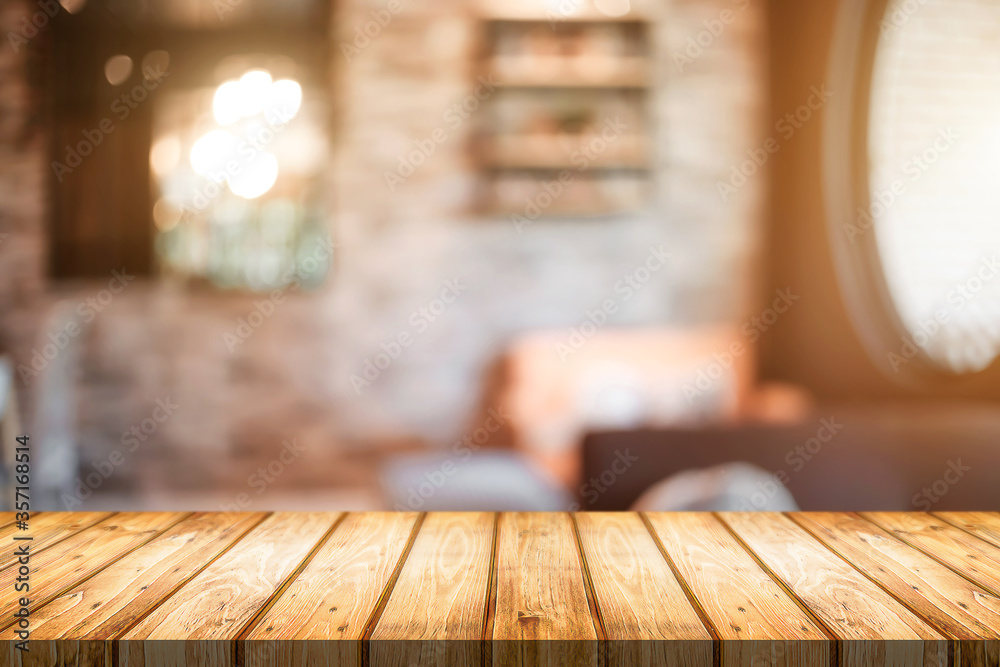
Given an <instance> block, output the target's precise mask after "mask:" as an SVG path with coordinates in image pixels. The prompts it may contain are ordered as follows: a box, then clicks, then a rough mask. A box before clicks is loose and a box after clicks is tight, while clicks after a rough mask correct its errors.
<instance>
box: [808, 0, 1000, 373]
mask: <svg viewBox="0 0 1000 667" xmlns="http://www.w3.org/2000/svg"><path fill="white" fill-rule="evenodd" d="M860 21H863V22H864V26H863V27H861V26H860V25H859V28H858V34H860V35H861V39H860V40H858V41H859V43H860V46H855V49H856V50H855V52H854V53H855V58H856V61H855V64H856V66H857V68H856V70H855V71H854V76H855V78H854V80H853V81H852V82H850V83H851V85H852V90H851V93H852V94H851V95H848V97H851V98H852V102H853V108H851V106H847V107H844V108H843V111H844V115H845V116H846V117H849V118H850V120H849V121H848V122H850V124H851V125H850V127H847V126H846V125H844V124H843V123H844V122H845V120H844V119H833V120H832V121H831V126H832V128H833V129H832V130H830V128H828V131H829V133H828V137H827V139H828V145H827V147H828V149H832V151H833V153H834V154H835V155H842V156H845V157H846V158H847V159H846V160H835V161H834V162H832V163H830V164H831V165H832V166H833V169H834V170H840V171H843V170H845V169H850V170H851V171H852V172H853V173H852V174H851V175H849V176H848V175H844V174H840V175H837V174H832V179H831V180H830V181H828V183H830V184H833V185H834V187H833V188H832V189H831V190H830V191H829V195H830V197H831V203H832V206H831V212H832V213H833V217H832V219H831V221H832V222H833V228H832V232H833V234H834V244H835V247H836V248H838V250H839V253H840V257H839V259H840V260H841V262H840V264H841V268H842V269H843V270H844V271H849V272H853V274H854V275H853V276H852V277H848V279H847V280H845V281H844V282H845V286H847V287H848V288H849V289H850V290H853V291H855V292H856V293H855V294H853V295H848V300H849V301H852V302H853V305H854V306H855V308H854V309H853V310H854V315H855V316H856V320H858V322H857V324H858V325H859V329H862V330H863V331H862V332H863V333H867V335H866V336H865V337H866V339H867V343H868V347H869V349H870V351H871V352H872V353H873V356H874V357H875V358H876V360H877V361H878V363H879V364H880V366H881V367H882V368H884V369H887V370H888V371H890V372H895V373H897V374H902V375H906V374H910V373H912V371H914V370H919V371H924V372H927V371H930V372H936V373H941V372H944V373H954V374H964V373H969V372H975V371H979V370H982V369H984V368H985V367H987V366H989V365H990V364H991V362H993V361H994V359H996V357H997V356H998V353H1000V169H998V160H1000V3H997V2H995V1H994V0H963V1H962V2H955V1H954V0H889V1H888V2H885V0H881V1H880V2H873V3H870V4H869V8H868V11H867V13H866V14H865V15H864V17H863V18H862V19H860ZM866 41H867V43H865V42H866ZM834 57H835V58H836V57H837V56H834ZM845 81H846V80H845ZM838 137H839V142H840V143H841V144H842V147H841V148H840V149H838V148H837V146H836V142H837V141H838ZM845 137H850V138H851V139H852V141H844V139H845ZM845 150H846V151H848V152H849V155H847V154H845V153H844V152H843V151H845ZM845 185H846V186H847V187H846V188H842V187H840V186H845ZM838 197H841V198H842V199H843V201H844V202H846V201H850V203H851V210H850V211H848V210H847V208H846V206H844V205H843V203H842V202H836V203H835V202H834V201H833V200H834V199H835V198H838ZM857 292H863V294H861V293H857ZM879 309H881V310H882V313H879V312H877V311H878V310H879ZM872 320H881V321H880V322H873V321H872ZM904 371H905V372H904Z"/></svg>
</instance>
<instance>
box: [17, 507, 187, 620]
mask: <svg viewBox="0 0 1000 667" xmlns="http://www.w3.org/2000/svg"><path fill="white" fill-rule="evenodd" d="M185 516H186V513H183V512H137V513H121V514H116V515H115V516H113V517H111V518H110V519H108V520H106V521H104V522H102V523H100V524H97V525H95V526H92V527H90V528H87V529H85V530H82V531H80V532H78V533H75V534H73V535H71V536H69V537H67V538H66V539H64V540H62V541H60V542H58V543H56V544H54V545H52V546H51V547H50V548H48V549H46V550H45V551H42V552H41V553H39V554H34V553H32V555H31V563H30V568H31V582H30V583H31V591H30V593H31V595H30V598H31V600H32V604H31V605H30V607H29V608H30V609H31V610H32V612H34V610H36V609H38V608H39V607H41V606H42V605H44V604H45V603H46V602H48V601H49V600H51V599H52V598H54V597H55V596H56V595H58V594H60V593H62V592H63V591H64V590H66V589H67V588H69V587H70V586H74V585H76V584H77V583H79V582H80V581H82V580H84V579H86V578H87V577H89V576H90V575H92V574H94V573H95V572H99V571H100V570H101V569H103V568H104V567H105V566H107V565H109V564H110V563H113V562H115V561H116V560H118V559H120V558H122V557H123V556H125V555H126V554H128V553H129V552H131V551H132V550H134V549H136V548H138V547H140V546H141V545H143V544H145V543H146V542H149V541H150V540H152V539H153V538H154V537H156V536H157V535H159V534H160V533H162V532H163V531H165V530H167V529H168V528H170V527H171V526H173V525H174V524H175V523H177V522H178V521H180V520H181V519H183V518H184V517H185ZM17 577H18V567H9V568H7V569H6V570H3V571H2V572H0V618H3V619H9V618H11V616H10V614H11V613H12V612H13V611H14V610H15V609H16V608H17V607H18V606H19V605H18V600H19V598H20V597H22V596H23V595H24V594H23V593H19V592H18V591H16V590H15V589H14V580H15V579H16V578H17ZM32 615H34V614H32ZM4 625H6V622H4Z"/></svg>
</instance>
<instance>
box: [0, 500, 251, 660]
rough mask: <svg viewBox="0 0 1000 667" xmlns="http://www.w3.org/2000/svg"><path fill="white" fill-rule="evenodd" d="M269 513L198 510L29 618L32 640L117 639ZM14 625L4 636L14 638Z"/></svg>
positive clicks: (1, 634) (3, 637)
mask: <svg viewBox="0 0 1000 667" xmlns="http://www.w3.org/2000/svg"><path fill="white" fill-rule="evenodd" d="M265 516H266V515H265V514H264V513H254V514H211V513H210V514H204V513H201V514H196V515H194V516H192V517H189V518H187V519H185V520H183V521H181V522H180V523H178V524H177V525H175V526H173V527H172V528H170V529H169V530H167V531H166V532H164V533H163V534H161V535H159V536H157V537H156V538H154V539H153V540H152V541H150V542H148V543H147V544H145V545H143V546H141V547H139V548H138V549H136V550H135V551H133V552H132V553H130V554H128V555H127V556H125V557H124V558H122V559H120V560H117V561H116V562H114V563H112V564H110V565H109V566H108V567H106V568H105V569H104V570H102V571H101V572H99V573H98V574H96V575H95V576H93V577H91V578H90V579H88V580H86V581H85V582H83V583H81V584H78V585H76V586H73V587H72V588H71V589H70V590H68V591H67V592H65V593H63V594H62V595H60V596H58V597H56V598H54V599H53V600H52V601H51V602H49V603H48V604H47V605H45V606H44V607H43V608H42V609H40V610H38V611H37V612H36V613H34V614H33V615H32V617H31V627H32V632H31V635H32V639H33V640H35V641H38V640H50V639H59V638H62V639H73V640H106V639H112V638H114V637H116V636H117V635H118V634H120V633H121V632H123V631H125V630H126V629H127V628H128V627H130V626H131V625H132V624H133V623H134V622H136V621H138V620H139V619H140V618H142V617H143V616H145V614H146V613H147V612H148V611H150V610H152V609H153V608H154V607H155V606H157V605H158V604H159V603H160V601H161V600H162V599H163V598H165V597H168V596H169V595H170V594H171V593H172V592H173V591H174V590H176V589H177V588H178V587H179V586H180V585H182V584H183V583H185V582H186V581H187V580H188V579H190V578H191V577H192V576H194V574H195V573H197V571H198V570H199V569H200V568H201V567H203V566H204V565H206V564H208V563H209V562H211V561H212V560H213V559H214V558H215V557H216V556H217V555H218V554H219V553H221V552H222V551H223V550H224V549H226V548H227V547H229V546H231V545H232V544H234V543H235V542H236V541H237V540H238V539H239V538H240V537H242V536H243V534H244V533H246V532H247V531H248V530H250V529H251V528H252V527H253V526H254V525H255V524H257V523H259V522H260V521H261V520H262V519H263V518H264V517H265ZM13 638H14V634H13V629H12V628H7V630H5V631H4V632H3V633H0V639H13Z"/></svg>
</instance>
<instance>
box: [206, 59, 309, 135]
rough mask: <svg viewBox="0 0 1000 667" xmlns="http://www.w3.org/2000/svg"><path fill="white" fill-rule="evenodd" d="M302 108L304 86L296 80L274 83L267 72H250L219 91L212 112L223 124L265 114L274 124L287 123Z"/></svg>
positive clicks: (231, 81) (226, 84)
mask: <svg viewBox="0 0 1000 667" xmlns="http://www.w3.org/2000/svg"><path fill="white" fill-rule="evenodd" d="M301 106H302V86H300V85H299V83H298V82H297V81H294V80H292V79H281V80H279V81H274V82H272V81H271V75H270V74H269V73H267V72H266V71H264V70H250V71H249V72H247V73H246V74H244V75H243V76H242V77H240V79H239V80H238V81H237V80H235V79H232V80H229V81H226V82H225V83H223V84H222V85H220V86H219V88H218V89H217V90H216V91H215V97H214V98H213V100H212V113H213V115H214V116H215V120H216V122H217V123H219V125H224V126H225V125H232V124H233V123H235V122H237V121H238V120H240V119H241V118H249V117H252V116H256V115H257V114H260V113H263V114H264V116H265V118H266V119H267V121H268V122H269V123H271V124H284V123H287V122H288V121H289V120H291V119H292V118H293V117H294V116H295V114H297V113H298V111H299V108H301Z"/></svg>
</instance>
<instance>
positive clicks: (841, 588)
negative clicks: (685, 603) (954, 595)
mask: <svg viewBox="0 0 1000 667" xmlns="http://www.w3.org/2000/svg"><path fill="white" fill-rule="evenodd" d="M720 516H721V518H722V520H723V521H725V522H726V523H728V524H729V526H730V527H731V528H732V529H733V531H734V532H735V533H736V534H737V535H739V537H740V538H741V539H742V540H743V541H744V542H745V543H746V544H747V545H748V546H749V548H750V549H752V550H753V551H754V553H756V554H757V556H758V557H759V558H760V560H761V562H763V563H764V565H766V566H767V567H768V568H769V569H770V570H771V572H773V573H774V575H775V576H777V577H778V578H779V580H780V581H781V582H782V583H783V584H784V586H785V587H786V588H787V589H788V590H790V591H791V592H792V594H794V595H795V596H796V597H797V598H798V599H799V600H800V601H802V602H803V603H804V604H805V605H806V606H807V607H808V608H809V609H810V611H811V612H812V613H813V614H814V615H815V616H816V617H817V618H818V619H819V620H820V621H822V622H823V623H824V624H825V625H826V627H827V628H828V629H829V630H831V631H832V632H834V633H836V635H837V637H838V639H839V640H840V643H839V648H840V658H841V662H842V664H844V665H867V664H873V662H875V663H879V662H880V661H881V662H887V663H890V664H900V665H920V664H937V663H938V662H939V661H941V660H946V658H947V651H948V647H947V643H946V642H945V641H942V640H944V637H943V635H941V634H940V633H939V632H937V631H936V630H934V628H932V627H931V626H930V625H928V624H927V622H925V621H922V620H921V619H919V618H917V617H916V616H915V615H914V614H913V613H911V612H910V611H909V610H908V609H906V608H905V607H904V606H903V605H902V604H900V603H899V601H897V600H896V599H895V598H893V597H892V596H891V595H889V594H888V593H886V592H885V591H883V590H882V589H881V588H879V587H878V586H876V585H875V584H874V583H872V582H871V581H870V580H869V579H867V578H866V577H865V576H864V575H862V574H861V573H859V572H858V571H857V570H855V569H854V568H853V567H851V566H850V565H848V564H847V563H845V562H844V561H843V560H841V559H840V558H839V557H838V556H836V555H835V554H833V553H832V552H830V551H829V550H828V549H826V548H825V547H823V545H822V544H821V543H820V542H819V541H817V540H815V539H814V538H813V537H812V536H810V534H809V533H808V532H807V531H805V530H804V529H803V528H802V527H801V526H799V525H797V524H796V523H794V522H793V521H792V520H791V519H789V518H788V517H786V516H782V515H780V514H771V513H760V514H756V515H753V516H750V515H747V514H735V513H725V514H722V515H720ZM886 640H890V641H891V643H889V642H886ZM942 664H943V663H942Z"/></svg>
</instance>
